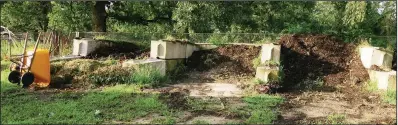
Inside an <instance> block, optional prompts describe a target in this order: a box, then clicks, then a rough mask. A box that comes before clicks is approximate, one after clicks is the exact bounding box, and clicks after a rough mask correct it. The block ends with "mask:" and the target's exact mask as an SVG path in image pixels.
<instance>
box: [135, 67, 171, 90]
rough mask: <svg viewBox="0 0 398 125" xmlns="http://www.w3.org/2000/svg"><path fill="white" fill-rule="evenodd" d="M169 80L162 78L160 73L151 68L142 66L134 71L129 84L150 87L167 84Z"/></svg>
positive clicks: (165, 77)
mask: <svg viewBox="0 0 398 125" xmlns="http://www.w3.org/2000/svg"><path fill="white" fill-rule="evenodd" d="M168 80H169V78H168V77H167V76H163V75H162V74H161V73H160V71H159V70H158V69H156V68H152V67H151V66H142V67H139V68H136V70H134V72H133V75H132V76H131V82H132V83H137V84H148V85H151V86H160V85H162V84H163V83H165V82H168Z"/></svg>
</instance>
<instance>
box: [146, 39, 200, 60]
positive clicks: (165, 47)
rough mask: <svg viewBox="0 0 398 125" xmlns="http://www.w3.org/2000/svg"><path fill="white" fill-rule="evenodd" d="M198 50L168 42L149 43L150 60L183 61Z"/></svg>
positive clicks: (182, 44)
mask: <svg viewBox="0 0 398 125" xmlns="http://www.w3.org/2000/svg"><path fill="white" fill-rule="evenodd" d="M197 50H199V48H197V47H196V46H194V45H191V44H187V43H181V42H169V41H162V40H159V41H151V53H150V57H151V58H159V59H184V58H188V57H189V56H191V55H192V53H193V52H194V51H197Z"/></svg>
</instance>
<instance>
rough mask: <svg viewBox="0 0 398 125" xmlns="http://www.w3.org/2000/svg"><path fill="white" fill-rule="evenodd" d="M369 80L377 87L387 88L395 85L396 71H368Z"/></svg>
mask: <svg viewBox="0 0 398 125" xmlns="http://www.w3.org/2000/svg"><path fill="white" fill-rule="evenodd" d="M368 73H369V76H370V80H371V81H375V82H376V83H377V87H378V89H382V90H387V89H388V88H392V87H394V88H395V87H396V79H397V75H396V71H374V70H369V71H368Z"/></svg>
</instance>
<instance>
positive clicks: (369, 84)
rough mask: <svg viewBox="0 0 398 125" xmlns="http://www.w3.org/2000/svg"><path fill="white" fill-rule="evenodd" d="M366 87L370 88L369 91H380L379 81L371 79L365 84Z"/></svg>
mask: <svg viewBox="0 0 398 125" xmlns="http://www.w3.org/2000/svg"><path fill="white" fill-rule="evenodd" d="M365 89H366V90H368V91H369V92H377V91H378V87H377V82H376V81H371V80H369V81H368V82H366V84H365Z"/></svg>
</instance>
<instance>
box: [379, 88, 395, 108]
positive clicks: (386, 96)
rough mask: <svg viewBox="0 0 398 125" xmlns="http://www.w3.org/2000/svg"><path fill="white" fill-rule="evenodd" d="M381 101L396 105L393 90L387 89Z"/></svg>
mask: <svg viewBox="0 0 398 125" xmlns="http://www.w3.org/2000/svg"><path fill="white" fill-rule="evenodd" d="M382 99H383V101H384V102H386V103H389V104H395V105H396V104H397V93H396V90H395V89H387V91H386V92H384V94H383V96H382Z"/></svg>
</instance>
